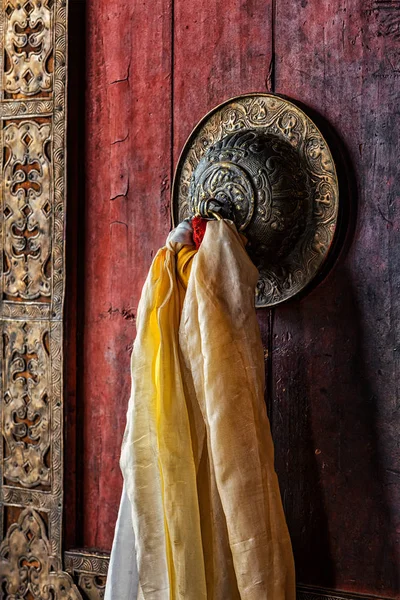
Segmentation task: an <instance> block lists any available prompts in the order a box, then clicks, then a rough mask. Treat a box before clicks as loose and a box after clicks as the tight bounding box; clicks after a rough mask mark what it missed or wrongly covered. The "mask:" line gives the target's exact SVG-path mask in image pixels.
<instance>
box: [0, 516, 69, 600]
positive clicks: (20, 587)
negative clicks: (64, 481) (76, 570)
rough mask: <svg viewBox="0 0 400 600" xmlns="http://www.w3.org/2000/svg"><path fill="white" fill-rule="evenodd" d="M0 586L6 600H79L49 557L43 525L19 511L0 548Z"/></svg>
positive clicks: (50, 553)
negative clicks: (19, 513) (15, 599)
mask: <svg viewBox="0 0 400 600" xmlns="http://www.w3.org/2000/svg"><path fill="white" fill-rule="evenodd" d="M0 582H1V583H0V585H1V587H0V590H1V592H0V593H2V595H1V597H2V598H3V597H5V598H10V600H11V599H12V598H19V599H21V600H22V599H25V598H26V599H29V600H45V599H49V600H50V599H52V600H81V596H80V594H79V592H78V590H77V588H76V587H75V585H74V583H73V581H72V578H71V577H70V575H68V574H67V573H64V572H63V571H62V570H61V568H60V561H59V559H58V557H57V556H53V555H52V548H51V544H50V542H49V540H48V538H47V535H46V525H45V523H44V521H43V519H42V518H41V516H40V515H39V513H38V512H37V511H35V510H30V509H25V510H23V511H22V512H21V515H20V517H19V520H18V522H17V523H13V524H12V525H11V526H10V528H9V530H8V532H7V536H6V538H5V539H4V540H3V542H2V544H1V545H0ZM3 595H4V596H3Z"/></svg>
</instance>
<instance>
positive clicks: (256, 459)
mask: <svg viewBox="0 0 400 600" xmlns="http://www.w3.org/2000/svg"><path fill="white" fill-rule="evenodd" d="M185 228H187V226H185ZM178 239H182V240H183V241H185V242H187V241H188V239H187V237H186V234H185V235H184V237H183V238H178ZM256 282H257V270H256V268H255V267H254V265H253V264H252V262H251V261H250V259H249V258H248V255H247V253H246V251H245V249H244V242H243V239H242V237H241V236H240V235H239V234H238V233H237V231H236V229H235V227H234V225H233V224H232V223H231V222H228V221H210V222H209V223H208V225H207V230H206V234H205V237H204V240H203V242H202V244H201V246H200V249H199V251H198V252H196V250H195V249H194V248H193V247H191V246H188V245H187V244H183V243H182V242H179V241H174V237H173V236H170V237H169V240H168V242H167V246H166V247H165V248H162V249H161V250H160V251H159V252H158V254H157V256H156V257H155V259H154V261H153V264H152V267H151V270H150V273H149V276H148V278H147V280H146V283H145V286H144V289H143V292H142V298H141V301H140V305H139V309H138V315H137V338H136V340H135V344H134V349H133V352H132V362H131V368H132V393H131V398H130V403H129V408H128V414H127V427H126V431H125V435H124V440H123V445H122V453H121V469H122V472H123V475H124V485H125V490H126V493H127V495H128V498H129V500H130V503H131V507H132V523H133V531H134V536H135V538H136V559H137V572H138V575H139V581H140V583H139V587H140V592H139V596H138V597H139V598H141V597H143V598H144V599H145V600H167V599H171V600H175V599H181V598H182V599H185V600H201V599H203V598H204V599H205V598H207V599H208V600H237V599H243V600H294V598H295V585H294V565H293V556H292V549H291V544H290V539H289V535H288V531H287V527H286V522H285V517H284V514H283V509H282V504H281V499H280V494H279V487H278V481H277V478H276V474H275V471H274V464H273V444H272V439H271V434H270V428H269V422H268V418H267V415H266V409H265V403H264V360H263V349H262V344H261V339H260V333H259V329H258V324H257V319H256V313H255V309H254V288H255V284H256ZM186 286H187V290H186ZM124 514H126V511H125V513H124ZM117 544H118V542H117V541H116V540H114V547H113V552H114V553H115V555H117V554H116V553H117V552H118V548H117V547H116V546H117ZM119 550H120V549H119ZM116 568H117V565H116V563H115V561H114V563H113V570H114V577H113V579H114V580H115V579H116V577H115V572H116ZM121 576H123V574H121ZM107 586H108V589H107V594H108V597H109V598H110V599H112V600H117V595H116V596H115V598H114V596H113V590H112V589H110V587H109V584H107ZM136 597H137V595H136V592H135V593H134V595H132V599H131V598H126V600H133V598H136ZM118 598H119V597H118Z"/></svg>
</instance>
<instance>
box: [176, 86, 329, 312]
mask: <svg viewBox="0 0 400 600" xmlns="http://www.w3.org/2000/svg"><path fill="white" fill-rule="evenodd" d="M338 194H339V189H338V180H337V175H336V170H335V165H334V162H333V159H332V156H331V153H330V150H329V148H328V146H327V144H326V142H325V140H324V138H323V137H322V134H321V133H320V131H319V130H318V128H317V127H316V126H315V125H314V123H313V122H312V121H311V119H310V118H309V117H308V116H307V115H305V113H304V112H303V111H302V110H300V109H299V108H298V107H297V106H295V105H294V104H292V103H291V102H289V101H287V100H285V99H283V98H280V97H278V96H273V95H270V94H249V95H247V96H240V97H238V98H234V99H232V100H229V101H227V102H225V103H224V104H222V105H221V106H219V107H217V108H216V109H214V110H213V111H211V113H209V114H208V115H207V116H206V117H204V119H203V120H202V121H201V122H200V123H199V124H198V125H197V127H196V128H195V129H194V131H193V133H192V134H191V136H190V138H189V140H188V141H187V143H186V145H185V147H184V150H183V152H182V154H181V157H180V159H179V163H178V167H177V172H176V177H175V182H174V188H173V194H172V199H173V220H174V223H175V224H177V223H178V222H180V221H181V220H183V219H185V218H187V217H190V216H192V215H194V214H195V213H196V212H200V213H202V207H204V206H205V204H204V203H205V201H208V202H206V206H207V208H209V209H211V210H213V211H215V212H219V213H220V214H221V215H223V216H224V217H226V218H231V219H233V220H234V221H235V223H236V225H237V227H238V228H239V229H240V230H242V231H243V233H244V234H245V235H246V237H247V238H248V242H249V243H248V246H247V249H248V252H249V254H250V256H251V257H252V259H253V261H254V263H255V264H256V266H257V268H258V269H259V272H260V279H259V282H258V285H257V290H256V305H257V306H258V307H263V306H273V305H275V304H278V303H280V302H283V301H285V300H287V299H289V298H291V297H292V296H294V295H296V294H297V293H298V292H300V291H301V290H303V289H304V288H305V287H306V286H307V285H308V284H309V283H310V282H311V281H312V279H313V278H314V277H315V275H316V274H317V273H318V271H319V270H320V268H321V266H322V264H323V263H324V261H325V259H326V257H327V254H328V252H329V249H330V246H331V244H332V240H333V237H334V233H335V228H336V222H337V216H338Z"/></svg>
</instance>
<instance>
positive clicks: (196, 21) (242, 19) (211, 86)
mask: <svg viewBox="0 0 400 600" xmlns="http://www.w3.org/2000/svg"><path fill="white" fill-rule="evenodd" d="M174 17H175V19H174V20H175V28H174V31H175V36H174V80H173V86H174V96H173V102H174V107H173V110H174V156H175V162H176V159H177V156H178V155H179V152H180V151H181V149H182V146H183V144H184V142H185V140H186V138H187V137H188V135H189V133H190V132H191V130H192V128H193V126H194V125H195V124H196V123H197V122H198V121H199V120H200V119H201V118H202V117H203V116H204V115H205V114H206V113H207V112H208V111H209V110H211V109H212V108H214V106H216V105H217V104H219V103H221V102H223V101H224V100H227V99H228V98H230V97H232V96H237V95H239V94H244V93H247V92H253V91H266V81H267V79H268V77H269V73H270V66H271V59H272V50H273V49H272V0H247V1H246V0H225V1H224V2H222V0H199V1H198V2H196V3H193V2H184V1H183V0H175V8H174Z"/></svg>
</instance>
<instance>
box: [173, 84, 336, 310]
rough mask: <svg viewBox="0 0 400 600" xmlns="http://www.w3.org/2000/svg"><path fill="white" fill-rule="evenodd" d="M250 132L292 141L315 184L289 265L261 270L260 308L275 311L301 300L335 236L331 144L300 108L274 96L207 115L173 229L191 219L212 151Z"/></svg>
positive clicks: (177, 185) (196, 134)
mask: <svg viewBox="0 0 400 600" xmlns="http://www.w3.org/2000/svg"><path fill="white" fill-rule="evenodd" d="M241 129H251V130H257V131H263V132H265V133H267V134H272V135H275V136H277V138H279V139H281V140H283V141H286V142H290V144H291V146H292V147H293V148H294V149H295V151H296V152H298V154H299V156H300V158H301V160H302V162H303V163H304V165H305V169H306V172H307V176H308V177H309V179H310V182H311V187H310V195H311V205H312V217H311V220H310V222H309V224H308V226H307V228H306V233H305V234H304V236H303V237H302V239H301V241H300V242H299V244H298V245H297V247H296V251H295V252H294V253H292V254H291V257H290V260H286V261H284V263H282V264H277V265H276V266H275V265H274V268H273V269H265V270H262V269H260V279H259V282H258V285H257V290H256V307H258V308H261V307H272V306H275V305H277V304H280V303H282V302H285V301H287V300H289V299H292V298H293V297H294V296H297V295H298V294H299V293H300V292H302V291H304V289H305V288H308V287H309V284H310V283H311V281H312V280H313V279H314V278H315V277H316V276H317V275H318V274H319V273H320V271H321V269H322V267H323V266H324V264H325V262H326V259H327V257H328V254H329V252H330V249H331V247H332V243H333V240H334V237H335V231H336V225H337V221H338V210H339V182H338V177H337V172H336V166H335V162H334V159H333V157H332V154H331V151H330V149H329V146H328V143H327V141H326V140H325V138H324V136H323V135H322V133H321V131H320V130H319V128H318V127H317V126H316V124H315V123H314V122H313V121H312V119H311V118H310V117H309V116H308V115H307V114H306V113H305V112H304V111H303V110H301V109H300V108H299V107H298V106H297V105H296V104H294V103H293V102H291V101H290V100H287V99H286V98H284V97H282V96H280V95H277V94H269V93H261V92H260V93H257V92H254V93H249V94H243V95H240V96H236V97H234V98H230V99H229V100H226V101H225V102H223V103H221V104H219V105H218V106H216V107H215V108H213V109H212V110H211V111H210V112H208V113H207V114H206V115H205V116H204V117H203V118H202V119H201V120H200V121H199V122H198V123H197V125H196V126H195V127H194V129H193V131H192V132H191V134H190V135H189V137H188V139H187V140H186V142H185V144H184V146H183V149H182V151H181V154H180V156H179V159H178V163H177V166H176V170H175V176H174V180H173V185H172V193H171V203H172V211H171V213H172V224H173V226H176V225H177V224H178V222H180V221H181V220H183V219H184V218H186V217H188V216H190V212H189V207H188V197H189V183H190V179H191V175H192V173H193V171H194V169H195V168H196V166H197V164H198V163H199V161H200V159H201V157H202V156H203V154H204V153H205V151H206V150H207V148H208V147H209V146H210V145H212V144H213V143H215V142H217V141H219V140H221V139H222V138H223V137H224V136H225V135H227V134H229V133H231V132H232V131H240V130H241Z"/></svg>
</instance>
